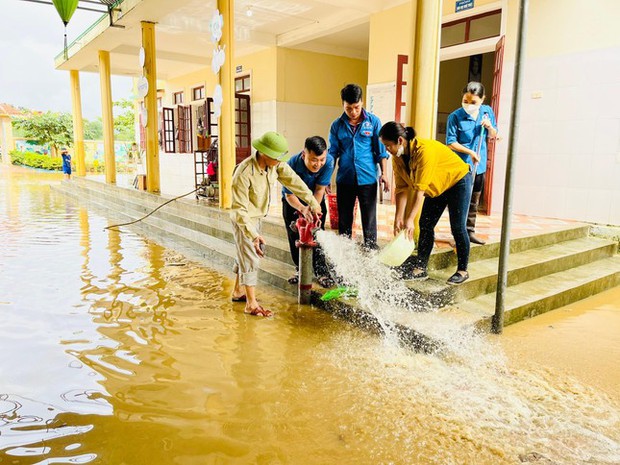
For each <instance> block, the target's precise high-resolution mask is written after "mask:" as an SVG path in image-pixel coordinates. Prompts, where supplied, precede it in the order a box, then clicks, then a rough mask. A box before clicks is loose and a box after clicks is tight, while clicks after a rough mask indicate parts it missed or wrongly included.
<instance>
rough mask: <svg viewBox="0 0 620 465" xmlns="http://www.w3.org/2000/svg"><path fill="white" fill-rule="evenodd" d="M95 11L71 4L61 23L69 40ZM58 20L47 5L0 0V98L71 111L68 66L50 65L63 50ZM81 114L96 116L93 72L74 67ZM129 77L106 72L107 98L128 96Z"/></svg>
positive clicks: (97, 100) (96, 86)
mask: <svg viewBox="0 0 620 465" xmlns="http://www.w3.org/2000/svg"><path fill="white" fill-rule="evenodd" d="M99 17H100V14H99V13H94V12H90V11H82V10H76V12H75V14H74V15H73V17H72V18H71V21H70V22H69V26H68V27H67V40H68V42H69V43H71V41H72V40H74V39H75V38H76V37H77V36H79V35H80V34H81V33H82V31H84V30H85V29H86V28H87V27H88V26H90V25H91V24H92V23H94V22H95V21H96V20H97V19H99ZM63 34H64V26H63V24H62V21H61V19H60V17H59V16H58V13H57V12H56V9H55V8H54V7H53V6H51V5H44V4H40V3H30V2H24V1H22V0H0V103H10V104H12V105H14V106H22V107H26V108H30V109H32V110H41V111H46V110H51V111H62V112H68V113H70V112H71V89H70V79H69V72H68V71H58V70H56V69H54V57H55V56H56V55H58V54H59V53H60V52H62V50H63V40H64V39H63ZM80 85H81V89H82V114H83V117H84V118H86V119H89V120H92V119H95V118H96V117H98V116H101V94H100V90H99V75H98V74H94V73H80ZM131 88H132V82H131V78H128V77H121V76H112V99H113V100H118V99H120V98H128V97H129V95H130V94H131Z"/></svg>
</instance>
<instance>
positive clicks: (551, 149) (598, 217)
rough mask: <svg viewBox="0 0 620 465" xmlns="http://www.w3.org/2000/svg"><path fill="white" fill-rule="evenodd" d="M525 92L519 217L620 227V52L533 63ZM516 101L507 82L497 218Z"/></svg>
mask: <svg viewBox="0 0 620 465" xmlns="http://www.w3.org/2000/svg"><path fill="white" fill-rule="evenodd" d="M511 68H512V66H511V65H509V66H508V70H507V71H508V74H509V75H512V69H511ZM504 82H505V81H504ZM522 89H523V93H522V100H521V103H522V107H521V119H520V128H519V139H518V148H517V157H518V158H517V161H516V171H515V186H514V212H515V213H521V214H527V215H533V216H546V217H553V218H564V219H575V220H580V221H589V222H595V223H604V224H614V225H620V110H619V109H620V48H618V47H613V48H607V49H602V50H590V51H581V52H577V53H571V54H563V55H556V56H547V57H534V58H530V59H528V60H527V61H526V65H525V69H524V80H523V86H522ZM511 93H512V83H511V82H505V85H504V86H503V89H502V97H503V98H502V108H501V109H500V111H501V114H500V122H501V123H500V131H501V132H502V133H503V135H504V136H505V138H504V140H503V141H502V142H501V143H500V144H499V146H498V157H497V159H496V165H495V167H496V176H495V180H494V189H493V193H494V199H493V210H494V211H497V210H500V209H501V201H502V200H501V195H499V194H500V193H501V192H502V191H503V184H504V176H505V156H506V150H507V145H508V144H507V139H506V136H507V134H508V123H509V121H508V118H509V106H508V105H509V100H510V99H509V98H508V97H509V96H510V95H511ZM538 97H540V98H538ZM496 193H497V195H496Z"/></svg>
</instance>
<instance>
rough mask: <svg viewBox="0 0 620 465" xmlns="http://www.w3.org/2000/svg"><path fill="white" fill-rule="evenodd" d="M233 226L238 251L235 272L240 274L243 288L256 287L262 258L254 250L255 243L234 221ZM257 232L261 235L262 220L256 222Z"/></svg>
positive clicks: (240, 282)
mask: <svg viewBox="0 0 620 465" xmlns="http://www.w3.org/2000/svg"><path fill="white" fill-rule="evenodd" d="M232 226H233V236H234V238H235V248H236V249H237V259H236V260H235V265H234V266H233V271H234V272H235V274H239V284H241V285H242V286H256V285H257V284H258V264H259V261H260V257H259V256H258V254H257V253H256V250H255V249H254V243H253V242H252V240H251V239H249V238H248V237H247V236H246V235H245V234H244V233H243V231H242V230H241V228H240V227H239V225H238V224H237V223H235V222H234V221H233V222H232ZM256 230H257V231H258V232H259V233H260V220H256Z"/></svg>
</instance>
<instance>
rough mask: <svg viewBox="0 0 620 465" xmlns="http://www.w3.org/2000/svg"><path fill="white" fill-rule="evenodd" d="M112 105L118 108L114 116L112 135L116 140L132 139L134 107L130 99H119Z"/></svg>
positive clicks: (134, 135) (133, 138) (133, 134)
mask: <svg viewBox="0 0 620 465" xmlns="http://www.w3.org/2000/svg"><path fill="white" fill-rule="evenodd" d="M114 107H115V108H117V109H119V110H120V111H119V112H117V114H116V116H115V117H114V135H115V138H116V139H118V140H123V141H134V140H135V137H136V133H135V126H134V122H135V113H134V112H135V108H134V103H133V101H132V100H129V99H121V100H118V101H116V102H114Z"/></svg>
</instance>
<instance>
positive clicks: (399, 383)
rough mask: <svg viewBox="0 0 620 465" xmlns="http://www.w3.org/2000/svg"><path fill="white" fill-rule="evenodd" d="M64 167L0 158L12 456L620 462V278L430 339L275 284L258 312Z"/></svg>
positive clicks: (6, 450)
mask: <svg viewBox="0 0 620 465" xmlns="http://www.w3.org/2000/svg"><path fill="white" fill-rule="evenodd" d="M60 179H61V177H60V175H49V174H45V173H40V172H35V171H30V170H26V169H20V168H7V167H5V166H0V463H1V464H56V463H66V464H71V463H93V464H95V463H96V464H113V465H117V464H152V465H159V464H229V463H230V464H303V465H305V464H422V465H424V464H437V465H448V464H468V465H469V464H476V465H502V464H519V463H523V462H524V461H526V462H531V461H536V462H538V463H555V464H618V463H620V409H619V406H620V391H619V389H618V385H619V384H620V374H619V370H618V357H619V355H620V342H619V337H618V335H619V334H620V317H619V314H620V308H619V305H618V302H619V301H620V299H619V298H618V297H619V295H620V293H619V292H618V291H617V290H614V291H610V292H609V293H606V294H602V295H601V296H598V297H595V298H594V299H599V300H595V301H592V302H593V303H591V304H588V303H587V302H588V301H586V302H585V305H586V307H571V308H569V309H560V310H557V311H555V312H552V313H550V314H548V315H544V316H542V317H537V318H535V319H533V320H531V321H527V322H524V323H520V324H517V325H514V326H513V327H509V328H507V329H506V333H505V334H504V335H503V336H502V337H501V338H496V337H488V338H483V339H478V340H476V343H475V344H476V345H475V346H474V347H475V350H476V351H480V357H479V358H476V355H475V353H470V354H468V356H467V357H463V358H444V357H441V356H429V355H423V354H415V353H412V352H410V351H408V350H406V349H403V348H399V347H395V346H394V345H390V344H388V343H386V342H385V340H384V339H382V338H380V337H377V336H373V335H368V334H366V333H365V332H363V331H361V330H359V329H356V328H354V327H352V326H350V325H349V324H347V323H346V322H342V321H339V320H335V319H333V318H332V317H331V316H330V315H328V314H325V313H323V312H321V311H320V310H317V309H313V308H310V307H300V306H298V305H297V304H296V301H295V298H294V297H293V296H290V295H287V294H283V293H281V292H278V291H275V290H273V289H268V288H266V287H264V286H263V287H261V288H259V298H260V299H261V300H262V302H263V303H264V305H265V306H266V307H268V308H270V309H273V310H275V311H276V313H277V315H276V317H275V318H273V319H260V318H255V317H251V316H247V315H245V314H244V313H243V304H233V303H231V302H230V301H229V298H230V292H231V290H232V284H233V283H232V274H231V273H222V272H221V271H216V270H213V269H209V268H207V267H205V266H203V265H200V264H197V263H195V262H192V261H191V260H188V259H187V258H185V257H184V256H182V255H181V254H179V253H177V252H175V251H172V250H169V249H166V248H163V247H161V246H159V245H157V244H156V243H154V242H153V241H150V240H148V239H147V238H145V237H142V236H140V235H138V234H136V233H132V232H123V233H119V232H115V231H104V229H103V228H104V226H106V225H108V224H111V221H110V220H109V219H107V218H105V217H104V216H102V214H101V213H98V212H96V211H92V210H87V209H86V208H85V207H84V206H80V205H78V204H75V203H74V202H72V201H70V200H67V199H66V198H64V197H63V196H62V195H60V194H58V193H55V192H53V191H52V190H51V189H50V184H53V183H57V182H60ZM605 299H607V300H605ZM612 299H614V300H612ZM609 302H612V304H609ZM613 302H615V304H614V303H613ZM582 304H583V303H582ZM588 305H590V306H589V307H588ZM472 352H474V351H472ZM483 352H484V353H483Z"/></svg>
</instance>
